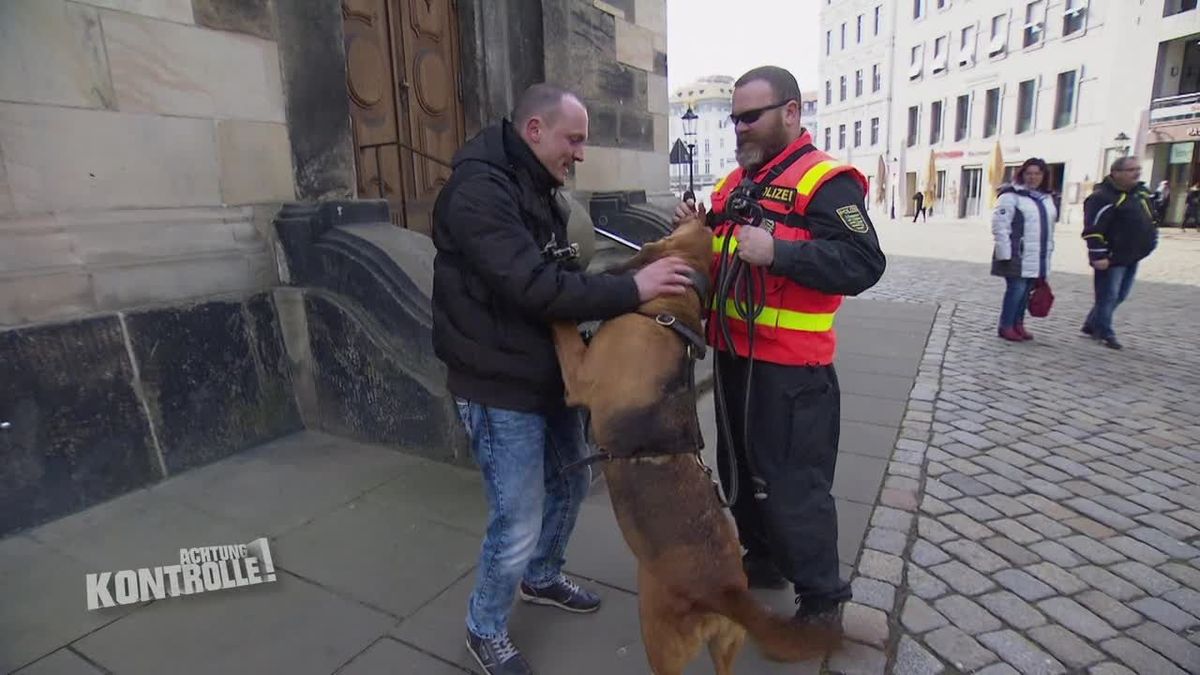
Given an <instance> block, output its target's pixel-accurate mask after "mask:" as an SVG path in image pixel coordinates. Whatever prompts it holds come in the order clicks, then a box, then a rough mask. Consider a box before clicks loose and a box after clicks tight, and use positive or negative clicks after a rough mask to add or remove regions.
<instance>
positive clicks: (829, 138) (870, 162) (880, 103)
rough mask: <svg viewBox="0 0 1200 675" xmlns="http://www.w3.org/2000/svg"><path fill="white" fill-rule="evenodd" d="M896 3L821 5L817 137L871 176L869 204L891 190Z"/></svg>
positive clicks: (851, 0) (848, 0)
mask: <svg viewBox="0 0 1200 675" xmlns="http://www.w3.org/2000/svg"><path fill="white" fill-rule="evenodd" d="M901 4H903V3H901ZM896 7H897V4H896V2H895V0H836V1H834V2H830V1H829V0H826V1H825V2H824V3H823V4H822V7H821V43H820V50H821V51H820V56H819V59H820V65H819V69H820V77H821V86H822V89H821V90H820V91H819V92H818V97H819V98H818V100H819V104H820V114H819V116H818V124H817V127H818V128H819V133H818V134H814V138H813V140H814V141H815V142H816V145H817V147H818V148H821V149H823V150H825V151H826V152H828V153H830V154H832V155H833V156H835V157H837V158H838V159H840V160H842V161H845V162H848V163H851V164H854V165H855V166H857V167H858V169H859V170H860V171H862V172H863V174H864V175H866V176H867V177H868V178H869V180H870V182H871V195H870V197H869V198H868V200H867V206H868V208H874V207H875V206H876V204H881V203H885V201H886V196H887V194H886V192H885V191H883V190H882V189H881V188H882V187H883V184H884V183H885V179H886V176H885V175H883V174H884V172H886V170H887V169H886V166H887V163H888V157H889V155H888V144H889V140H890V139H891V137H892V134H893V132H894V130H893V128H892V124H891V120H892V117H891V115H890V114H889V113H890V110H891V101H892V82H893V78H892V73H893V66H892V61H893V54H894V53H895V50H894V49H893V43H894V41H895V38H896V31H895V30H894V27H895V24H896V20H895V11H896ZM881 160H882V161H883V167H881V165H880V161H881Z"/></svg>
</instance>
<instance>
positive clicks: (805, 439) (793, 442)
mask: <svg viewBox="0 0 1200 675" xmlns="http://www.w3.org/2000/svg"><path fill="white" fill-rule="evenodd" d="M831 389H832V385H831V384H830V383H829V382H827V381H826V382H811V383H806V384H804V385H802V386H799V387H796V388H794V389H789V390H786V391H785V392H784V398H785V399H786V401H787V409H788V412H789V414H790V419H789V420H788V424H787V426H786V427H785V428H786V430H787V433H788V442H787V445H786V446H784V452H785V456H784V457H781V458H780V462H781V465H783V466H786V467H787V468H788V469H789V470H792V471H795V470H798V469H804V468H809V467H812V466H815V465H820V464H823V463H825V462H826V461H827V458H828V457H829V456H830V455H831V454H832V453H833V448H832V446H833V440H834V433H833V430H834V429H835V428H836V427H835V426H834V425H837V424H838V420H837V419H834V414H835V411H834V409H833V406H832V405H831V400H830V391H831ZM830 480H832V477H830Z"/></svg>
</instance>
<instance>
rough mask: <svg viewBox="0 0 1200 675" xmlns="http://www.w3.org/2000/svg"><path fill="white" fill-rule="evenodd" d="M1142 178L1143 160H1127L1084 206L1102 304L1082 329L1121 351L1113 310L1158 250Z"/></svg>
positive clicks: (1085, 228)
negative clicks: (1143, 263) (1140, 267)
mask: <svg viewBox="0 0 1200 675" xmlns="http://www.w3.org/2000/svg"><path fill="white" fill-rule="evenodd" d="M1141 175H1142V167H1141V164H1139V163H1138V161H1137V159H1135V158H1133V157H1122V158H1120V159H1118V160H1117V161H1115V162H1113V164H1112V168H1111V171H1110V172H1109V175H1108V176H1105V178H1104V180H1103V181H1101V182H1100V184H1098V185H1097V186H1096V188H1095V190H1093V191H1092V194H1091V195H1089V196H1088V198H1087V199H1086V200H1084V202H1083V239H1084V241H1086V242H1087V245H1088V260H1089V262H1090V263H1091V265H1092V267H1093V268H1094V269H1095V277H1094V288H1095V293H1096V301H1095V304H1094V305H1093V306H1092V311H1091V312H1089V313H1088V315H1087V319H1086V320H1085V321H1084V322H1083V328H1081V329H1080V330H1082V331H1083V333H1084V334H1085V335H1090V336H1092V337H1094V338H1096V339H1097V340H1100V341H1101V342H1102V343H1103V344H1104V346H1106V347H1109V348H1110V349H1121V343H1120V342H1118V341H1117V336H1116V333H1115V332H1114V331H1113V325H1112V321H1113V312H1114V311H1116V309H1117V305H1120V304H1121V303H1122V302H1124V301H1125V298H1127V297H1129V291H1130V289H1132V288H1133V278H1134V275H1135V274H1136V273H1137V266H1138V261H1140V260H1141V259H1143V258H1145V257H1146V256H1148V255H1150V253H1151V252H1152V251H1153V250H1154V249H1155V247H1156V246H1158V229H1157V227H1156V226H1155V223H1154V211H1153V207H1152V206H1151V204H1150V192H1149V191H1148V190H1147V189H1146V186H1145V184H1143V183H1141V182H1139V180H1138V179H1139V178H1140V177H1141Z"/></svg>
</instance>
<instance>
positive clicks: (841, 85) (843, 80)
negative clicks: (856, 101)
mask: <svg viewBox="0 0 1200 675" xmlns="http://www.w3.org/2000/svg"><path fill="white" fill-rule="evenodd" d="M838 84H839V90H840V92H841V99H839V100H842V101H845V100H846V76H845V75H843V76H842V77H841V79H840V80H839V81H838Z"/></svg>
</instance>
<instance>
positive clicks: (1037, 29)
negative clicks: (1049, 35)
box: [1021, 0, 1046, 47]
mask: <svg viewBox="0 0 1200 675" xmlns="http://www.w3.org/2000/svg"><path fill="white" fill-rule="evenodd" d="M1045 16H1046V2H1045V0H1034V1H1033V2H1031V3H1029V4H1028V5H1025V39H1024V41H1022V43H1021V46H1023V47H1032V46H1034V45H1036V44H1038V43H1039V42H1041V41H1042V35H1043V34H1044V32H1045V24H1044V23H1043V22H1042V18H1043V17H1045Z"/></svg>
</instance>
